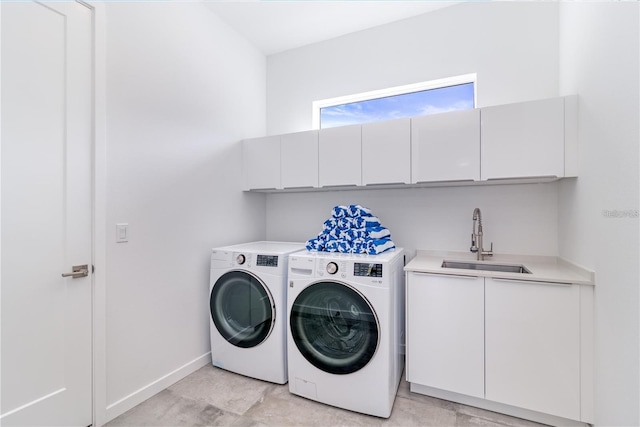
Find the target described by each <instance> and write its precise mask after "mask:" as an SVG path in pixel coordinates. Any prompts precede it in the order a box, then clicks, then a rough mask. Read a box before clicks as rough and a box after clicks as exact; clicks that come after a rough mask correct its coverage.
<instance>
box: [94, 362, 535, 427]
mask: <svg viewBox="0 0 640 427" xmlns="http://www.w3.org/2000/svg"><path fill="white" fill-rule="evenodd" d="M106 426H107V427H116V426H158V427H159V426H172V427H177V426H239V427H262V426H423V427H429V426H433V427H449V426H450V427H466V426H469V427H473V426H477V427H491V426H496V427H504V426H518V427H540V426H541V424H537V423H533V422H530V421H526V420H521V419H519V418H513V417H509V416H506V415H502V414H497V413H495V412H490V411H485V410H482V409H478V408H473V407H470V406H466V405H461V404H458V403H453V402H448V401H446V400H440V399H435V398H431V397H428V396H423V395H421V394H416V393H411V392H410V391H409V384H408V383H407V382H406V381H404V380H403V381H402V382H401V383H400V387H399V390H398V395H397V397H396V400H395V404H394V406H393V411H392V413H391V417H390V418H389V419H382V418H377V417H372V416H368V415H363V414H358V413H355V412H351V411H346V410H343V409H339V408H334V407H331V406H327V405H324V404H321V403H318V402H314V401H312V400H308V399H304V398H302V397H299V396H296V395H293V394H290V393H289V388H288V385H286V384H285V385H277V384H271V383H267V382H263V381H259V380H254V379H252V378H247V377H244V376H241V375H237V374H234V373H231V372H228V371H225V370H222V369H218V368H215V367H213V366H212V365H207V366H204V367H203V368H201V369H199V370H197V371H196V372H194V373H193V374H191V375H189V376H187V377H186V378H184V379H183V380H181V381H179V382H177V383H175V384H174V385H172V386H171V387H169V388H167V389H165V390H163V391H161V392H160V393H158V394H156V395H155V396H153V397H152V398H150V399H148V400H146V401H145V402H143V403H141V404H140V405H138V406H136V407H135V408H133V409H131V410H130V411H128V412H126V413H124V414H122V415H120V416H119V417H117V418H115V419H113V420H112V421H111V422H109V423H108V424H107V425H106Z"/></svg>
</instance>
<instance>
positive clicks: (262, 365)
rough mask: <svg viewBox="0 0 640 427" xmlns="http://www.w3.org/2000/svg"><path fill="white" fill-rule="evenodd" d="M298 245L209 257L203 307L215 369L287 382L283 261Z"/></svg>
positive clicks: (236, 249)
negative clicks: (206, 304) (206, 299)
mask: <svg viewBox="0 0 640 427" xmlns="http://www.w3.org/2000/svg"><path fill="white" fill-rule="evenodd" d="M302 248H304V244H302V243H289V242H252V243H245V244H241V245H234V246H226V247H222V248H215V249H213V250H212V252H211V276H210V281H209V308H210V321H209V323H210V334H211V359H212V363H213V365H215V366H218V367H220V368H223V369H226V370H229V371H232V372H236V373H238V374H242V375H246V376H249V377H252V378H257V379H260V380H264V381H270V382H273V383H277V384H284V383H286V382H287V350H286V346H287V340H286V329H287V322H286V319H287V314H286V313H287V312H286V304H287V287H286V279H287V262H288V255H289V254H290V253H292V252H295V251H299V250H300V249H302Z"/></svg>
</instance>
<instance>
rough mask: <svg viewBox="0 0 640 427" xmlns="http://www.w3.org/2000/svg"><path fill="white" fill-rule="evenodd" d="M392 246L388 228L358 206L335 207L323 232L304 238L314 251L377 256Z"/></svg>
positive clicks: (309, 247) (308, 248) (310, 249)
mask: <svg viewBox="0 0 640 427" xmlns="http://www.w3.org/2000/svg"><path fill="white" fill-rule="evenodd" d="M395 247H396V245H395V244H394V243H393V241H392V240H391V232H390V231H389V229H387V228H386V227H384V226H382V224H380V220H379V219H378V218H377V217H375V216H373V213H372V212H371V210H370V209H367V208H365V207H362V206H360V205H349V206H335V207H334V208H333V209H332V211H331V218H329V219H327V220H326V221H325V222H324V224H323V225H322V231H321V232H320V233H318V235H317V236H316V237H314V238H312V239H309V241H307V250H309V251H317V252H342V253H356V254H370V255H377V254H381V253H382V252H384V251H388V250H389V249H394V248H395Z"/></svg>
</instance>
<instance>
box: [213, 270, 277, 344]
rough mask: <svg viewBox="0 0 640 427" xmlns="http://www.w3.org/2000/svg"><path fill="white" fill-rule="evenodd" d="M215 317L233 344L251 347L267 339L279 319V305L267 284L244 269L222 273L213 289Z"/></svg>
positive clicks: (220, 328) (219, 328)
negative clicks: (276, 315)
mask: <svg viewBox="0 0 640 427" xmlns="http://www.w3.org/2000/svg"><path fill="white" fill-rule="evenodd" d="M209 305H210V308H211V319H213V323H214V325H215V326H216V329H217V330H218V332H220V335H222V336H223V337H224V338H225V339H226V340H227V341H228V342H230V343H231V344H233V345H235V346H237V347H242V348H249V347H255V346H257V345H258V344H260V343H261V342H263V341H264V340H266V339H267V337H268V336H269V334H270V333H271V330H272V329H273V324H274V322H275V306H274V304H273V299H272V298H271V294H270V293H269V291H268V289H267V288H266V286H265V285H264V284H263V283H262V282H261V281H260V280H259V279H258V278H257V277H255V276H253V275H251V274H249V273H246V272H243V271H230V272H228V273H225V274H224V275H222V276H221V277H220V278H219V279H218V280H217V281H216V283H215V284H214V285H213V289H212V290H211V298H210V300H209Z"/></svg>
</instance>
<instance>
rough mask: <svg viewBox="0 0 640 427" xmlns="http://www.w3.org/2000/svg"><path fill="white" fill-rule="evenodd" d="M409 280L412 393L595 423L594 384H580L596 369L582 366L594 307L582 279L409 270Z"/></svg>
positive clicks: (408, 327)
mask: <svg viewBox="0 0 640 427" xmlns="http://www.w3.org/2000/svg"><path fill="white" fill-rule="evenodd" d="M406 278H407V281H406V283H407V294H406V298H407V301H406V304H407V313H406V319H407V324H406V333H407V349H406V357H407V365H406V366H407V368H406V369H407V381H408V382H410V383H411V384H412V390H413V388H414V387H413V385H414V384H415V385H416V386H417V387H416V388H417V389H423V390H427V391H428V390H439V391H438V393H440V395H442V393H444V395H447V393H450V394H453V395H460V396H470V397H472V398H476V399H478V398H479V399H482V400H484V401H487V402H488V405H487V406H488V407H490V406H491V402H494V403H496V404H500V405H508V406H509V407H514V408H521V409H522V410H526V411H529V412H526V411H524V412H523V414H526V413H532V414H534V413H539V414H548V415H549V416H553V417H558V419H567V420H576V421H582V422H586V423H591V422H593V419H592V412H591V411H590V405H591V404H592V401H591V400H590V396H589V394H590V393H591V392H592V390H590V389H589V388H588V387H585V386H584V384H582V383H589V382H590V381H591V377H590V375H591V374H590V373H589V372H581V366H582V365H584V364H585V363H586V364H588V363H589V360H590V357H589V354H588V353H589V351H590V349H589V347H588V346H585V345H584V343H581V340H582V341H585V340H586V338H588V336H587V335H586V334H585V331H590V325H589V324H588V322H590V321H589V319H590V316H589V315H585V312H590V310H592V307H590V306H589V305H588V304H587V305H585V304H584V302H585V301H587V302H588V301H589V299H588V298H585V297H584V296H581V286H580V285H569V284H566V285H565V284H558V283H545V282H532V281H524V280H504V279H495V278H490V277H460V276H450V275H438V274H429V273H419V272H411V271H410V272H407V277H406ZM587 288H589V287H587ZM590 292H592V290H591V289H588V290H587V289H585V291H584V294H585V295H589V294H590ZM581 300H582V306H581ZM581 307H582V308H581ZM581 319H582V321H583V322H587V323H585V324H584V325H582V327H581ZM587 341H588V340H587ZM581 352H585V354H584V355H582V354H581ZM427 394H429V393H427ZM431 394H433V393H431ZM462 400H464V397H462ZM482 400H479V401H478V402H481V401H482ZM523 416H524V415H523Z"/></svg>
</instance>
